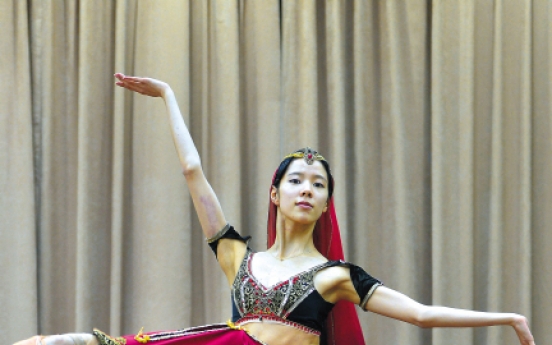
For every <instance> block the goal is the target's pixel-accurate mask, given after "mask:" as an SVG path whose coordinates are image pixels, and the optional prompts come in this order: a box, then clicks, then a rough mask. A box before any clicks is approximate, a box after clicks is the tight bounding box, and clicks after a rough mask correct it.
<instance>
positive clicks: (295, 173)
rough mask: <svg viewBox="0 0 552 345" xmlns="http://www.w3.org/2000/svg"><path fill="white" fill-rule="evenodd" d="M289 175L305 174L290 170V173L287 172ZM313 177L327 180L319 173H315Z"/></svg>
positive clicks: (300, 175) (301, 175)
mask: <svg viewBox="0 0 552 345" xmlns="http://www.w3.org/2000/svg"><path fill="white" fill-rule="evenodd" d="M291 175H297V176H299V177H303V176H305V174H304V173H302V172H299V171H293V172H290V173H289V174H288V176H291ZM314 177H316V178H319V179H322V180H324V181H328V180H327V179H326V178H325V177H324V176H322V175H320V174H316V175H314Z"/></svg>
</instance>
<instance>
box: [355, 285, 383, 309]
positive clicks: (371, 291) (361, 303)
mask: <svg viewBox="0 0 552 345" xmlns="http://www.w3.org/2000/svg"><path fill="white" fill-rule="evenodd" d="M382 285H383V284H381V283H375V284H374V285H372V287H371V288H370V290H369V291H368V293H367V294H366V296H364V298H363V299H362V301H361V302H360V304H359V306H360V307H361V308H362V310H364V311H366V304H367V303H368V300H369V299H370V297H372V294H373V293H374V291H376V288H378V287H380V286H382Z"/></svg>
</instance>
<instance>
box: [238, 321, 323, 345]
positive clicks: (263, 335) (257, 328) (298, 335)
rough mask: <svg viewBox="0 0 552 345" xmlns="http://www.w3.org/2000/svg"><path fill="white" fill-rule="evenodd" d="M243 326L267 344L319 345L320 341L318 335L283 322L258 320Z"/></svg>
mask: <svg viewBox="0 0 552 345" xmlns="http://www.w3.org/2000/svg"><path fill="white" fill-rule="evenodd" d="M241 328H243V329H245V330H246V331H247V332H248V333H249V334H251V335H252V336H253V337H254V338H255V339H258V340H260V341H262V342H263V343H265V344H267V345H285V344H305V345H319V343H320V338H319V337H318V336H316V335H314V334H309V333H306V332H305V331H303V330H300V329H297V328H295V327H293V326H288V325H283V324H277V323H270V322H264V321H257V322H250V323H247V324H245V325H242V326H241Z"/></svg>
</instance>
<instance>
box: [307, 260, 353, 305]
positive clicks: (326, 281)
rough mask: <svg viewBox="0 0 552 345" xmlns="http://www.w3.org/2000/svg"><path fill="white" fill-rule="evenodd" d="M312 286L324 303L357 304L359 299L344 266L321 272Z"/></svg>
mask: <svg viewBox="0 0 552 345" xmlns="http://www.w3.org/2000/svg"><path fill="white" fill-rule="evenodd" d="M314 286H315V288H316V290H317V291H318V293H320V295H321V296H322V298H324V299H325V300H326V301H328V302H330V303H336V302H338V301H340V300H347V301H350V302H353V303H359V302H360V299H359V297H358V294H357V293H356V290H355V288H354V286H353V282H352V281H351V272H350V269H349V267H346V266H333V267H328V268H326V269H323V270H321V271H320V272H318V273H317V274H316V276H315V277H314Z"/></svg>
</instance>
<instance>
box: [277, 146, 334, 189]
mask: <svg viewBox="0 0 552 345" xmlns="http://www.w3.org/2000/svg"><path fill="white" fill-rule="evenodd" d="M296 152H303V149H301V150H297V151H295V152H294V153H296ZM296 159H302V158H297V157H288V158H286V159H284V160H283V161H282V162H281V163H280V165H279V166H278V169H277V170H276V174H275V175H274V183H272V185H273V186H274V187H276V189H278V188H279V187H280V182H282V177H284V174H285V173H286V171H287V169H288V168H289V165H290V164H291V162H293V161H294V160H296ZM319 162H320V163H322V165H323V166H324V169H326V174H327V175H328V199H330V198H331V197H332V194H333V188H334V181H333V176H332V172H331V170H330V165H329V164H328V162H327V161H325V160H320V161H319Z"/></svg>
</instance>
